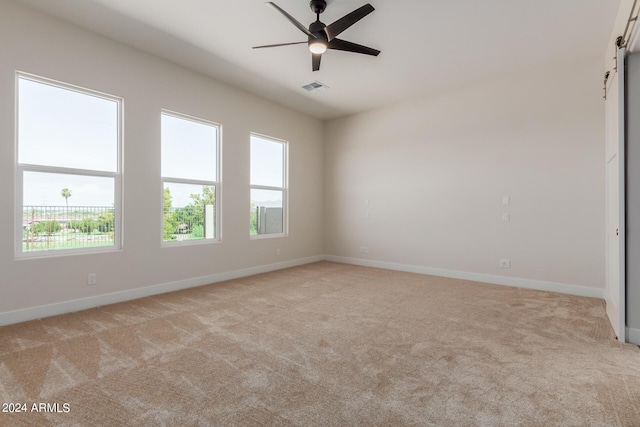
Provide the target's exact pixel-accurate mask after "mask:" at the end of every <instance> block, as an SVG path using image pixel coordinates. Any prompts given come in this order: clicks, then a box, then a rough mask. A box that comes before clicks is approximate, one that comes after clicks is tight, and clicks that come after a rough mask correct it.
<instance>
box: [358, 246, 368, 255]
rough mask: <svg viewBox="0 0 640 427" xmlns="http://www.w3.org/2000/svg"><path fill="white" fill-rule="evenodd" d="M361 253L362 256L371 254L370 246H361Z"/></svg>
mask: <svg viewBox="0 0 640 427" xmlns="http://www.w3.org/2000/svg"><path fill="white" fill-rule="evenodd" d="M360 253H361V254H368V253H369V246H360Z"/></svg>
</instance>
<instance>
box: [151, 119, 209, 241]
mask: <svg viewBox="0 0 640 427" xmlns="http://www.w3.org/2000/svg"><path fill="white" fill-rule="evenodd" d="M219 135H220V126H219V125H217V124H214V123H210V122H207V121H204V120H200V119H196V118H193V117H189V116H185V115H182V114H177V113H172V112H167V111H164V112H163V113H162V185H163V240H164V241H165V242H193V241H206V240H217V239H218V231H217V230H218V229H219V227H218V223H219V222H218V218H219V217H220V215H219V213H220V209H219V203H217V201H218V200H217V195H218V194H219V193H220V191H219V190H220V187H219V186H220V183H219V177H218V174H219V169H220V168H219V157H220V156H219V144H218V140H219Z"/></svg>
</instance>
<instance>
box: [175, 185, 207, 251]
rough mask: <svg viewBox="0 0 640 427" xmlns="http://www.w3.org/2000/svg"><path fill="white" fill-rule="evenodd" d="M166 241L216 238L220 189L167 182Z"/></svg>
mask: <svg viewBox="0 0 640 427" xmlns="http://www.w3.org/2000/svg"><path fill="white" fill-rule="evenodd" d="M163 224H164V241H176V240H177V241H184V240H199V239H214V238H215V237H216V229H215V224H216V187H214V186H208V185H192V184H177V183H173V182H165V183H164V215H163Z"/></svg>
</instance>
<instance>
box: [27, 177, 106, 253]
mask: <svg viewBox="0 0 640 427" xmlns="http://www.w3.org/2000/svg"><path fill="white" fill-rule="evenodd" d="M23 179H24V187H23V207H22V212H23V213H22V237H23V239H22V250H23V251H24V252H34V251H43V250H56V249H77V248H89V247H98V246H114V245H115V243H114V227H115V214H114V200H115V197H114V188H115V182H114V181H115V180H114V179H113V178H108V177H95V176H83V175H67V174H57V173H41V172H25V173H24V174H23Z"/></svg>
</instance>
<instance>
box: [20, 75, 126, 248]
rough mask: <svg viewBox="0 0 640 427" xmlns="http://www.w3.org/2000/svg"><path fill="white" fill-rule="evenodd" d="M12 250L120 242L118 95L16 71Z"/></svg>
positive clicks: (115, 245) (102, 245) (118, 244)
mask: <svg viewBox="0 0 640 427" xmlns="http://www.w3.org/2000/svg"><path fill="white" fill-rule="evenodd" d="M17 104H18V105H17V117H16V120H17V150H18V155H17V165H16V185H17V191H16V200H17V203H16V210H17V212H16V218H19V219H18V221H16V222H17V227H16V253H17V254H18V255H21V256H29V255H31V256H32V255H38V256H40V255H52V254H63V253H77V252H83V251H85V252H86V251H88V250H89V251H92V252H94V251H100V250H114V249H119V248H120V247H121V238H120V236H121V232H120V230H121V227H120V200H121V197H120V194H121V178H120V165H121V158H120V157H121V154H120V153H121V131H120V123H121V112H122V100H121V99H119V98H115V97H111V96H108V95H104V94H100V93H97V92H93V91H90V90H86V89H80V88H77V87H74V86H70V85H66V84H62V83H57V82H53V81H50V80H46V79H42V78H38V77H34V76H30V75H26V74H22V73H18V74H17Z"/></svg>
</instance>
